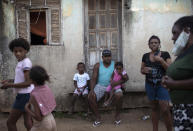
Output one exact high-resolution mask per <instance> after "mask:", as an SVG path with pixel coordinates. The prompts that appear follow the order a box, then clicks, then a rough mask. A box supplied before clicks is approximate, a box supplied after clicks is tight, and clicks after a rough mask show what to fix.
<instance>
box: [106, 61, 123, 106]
mask: <svg viewBox="0 0 193 131" xmlns="http://www.w3.org/2000/svg"><path fill="white" fill-rule="evenodd" d="M121 79H127V73H126V71H125V70H123V64H122V62H117V63H116V64H115V70H114V72H113V74H112V79H111V82H112V81H114V82H117V81H119V80H121ZM121 87H122V85H117V86H115V87H112V86H111V85H109V86H108V87H107V89H106V94H105V102H104V106H109V105H110V104H111V101H112V98H113V95H114V93H115V92H116V91H118V90H120V89H121ZM109 94H110V96H109ZM108 96H109V98H108Z"/></svg>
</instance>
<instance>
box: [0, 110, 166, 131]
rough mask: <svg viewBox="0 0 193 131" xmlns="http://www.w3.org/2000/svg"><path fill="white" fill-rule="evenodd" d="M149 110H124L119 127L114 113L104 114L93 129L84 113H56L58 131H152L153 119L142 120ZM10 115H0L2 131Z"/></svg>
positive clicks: (161, 130) (162, 130)
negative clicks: (116, 124) (115, 122)
mask: <svg viewBox="0 0 193 131" xmlns="http://www.w3.org/2000/svg"><path fill="white" fill-rule="evenodd" d="M150 113H151V111H150V110H149V109H144V108H139V109H130V110H124V111H122V113H121V119H122V123H121V124H120V125H119V126H115V125H114V124H113V120H114V118H113V112H112V111H111V112H102V113H101V117H102V125H101V126H99V127H93V126H92V123H93V120H92V118H91V116H90V117H84V116H83V113H75V114H73V115H67V114H65V113H54V114H55V117H56V124H57V129H58V131H151V130H152V124H151V119H148V120H142V119H141V118H142V116H144V115H149V114H150ZM7 118H8V114H3V113H0V131H7V128H6V120H7ZM17 127H18V131H26V130H25V128H24V125H23V118H21V119H20V120H19V122H18V123H17ZM165 130H166V129H165V126H164V124H163V122H162V121H161V122H160V124H159V131H165Z"/></svg>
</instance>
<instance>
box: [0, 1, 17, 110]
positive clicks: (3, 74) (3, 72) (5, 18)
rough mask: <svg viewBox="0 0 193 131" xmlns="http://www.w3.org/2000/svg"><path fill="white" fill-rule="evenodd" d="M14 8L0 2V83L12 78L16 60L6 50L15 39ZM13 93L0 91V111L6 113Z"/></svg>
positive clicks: (7, 3)
mask: <svg viewBox="0 0 193 131" xmlns="http://www.w3.org/2000/svg"><path fill="white" fill-rule="evenodd" d="M14 15H15V14H14V6H13V5H12V4H10V3H9V2H4V1H1V2H0V18H1V20H0V24H1V25H0V27H1V28H0V29H1V32H0V81H1V80H3V79H13V78H14V67H15V63H16V60H15V59H14V57H13V55H12V53H11V52H10V51H9V49H8V43H9V41H10V40H12V39H14V38H15V17H14ZM13 98H14V95H13V91H12V90H11V89H9V90H0V100H1V102H0V107H1V108H0V110H2V111H8V110H9V108H10V105H11V104H12V102H13Z"/></svg>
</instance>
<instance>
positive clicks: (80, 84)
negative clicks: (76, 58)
mask: <svg viewBox="0 0 193 131" xmlns="http://www.w3.org/2000/svg"><path fill="white" fill-rule="evenodd" d="M77 70H78V73H76V74H75V75H74V78H73V80H74V87H75V91H74V94H73V98H72V105H71V110H70V112H69V114H72V113H73V111H74V104H75V102H76V99H77V97H78V96H83V98H84V99H85V102H86V105H87V108H88V98H87V97H88V83H89V80H90V77H89V75H88V74H87V73H85V65H84V63H82V62H79V63H78V64H77Z"/></svg>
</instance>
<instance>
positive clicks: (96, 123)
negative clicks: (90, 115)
mask: <svg viewBox="0 0 193 131" xmlns="http://www.w3.org/2000/svg"><path fill="white" fill-rule="evenodd" d="M100 125H101V122H100V121H95V122H94V123H93V125H92V126H93V127H97V126H100Z"/></svg>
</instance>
